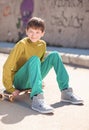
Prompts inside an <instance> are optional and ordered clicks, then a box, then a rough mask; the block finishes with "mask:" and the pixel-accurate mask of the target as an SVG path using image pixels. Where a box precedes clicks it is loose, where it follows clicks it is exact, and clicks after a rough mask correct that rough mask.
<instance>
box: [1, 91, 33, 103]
mask: <svg viewBox="0 0 89 130" xmlns="http://www.w3.org/2000/svg"><path fill="white" fill-rule="evenodd" d="M30 92H31V90H30V89H28V90H22V91H20V93H19V95H23V94H27V93H30ZM4 99H7V100H9V101H10V102H14V100H15V97H14V96H13V95H12V94H11V93H8V92H7V91H6V90H3V91H2V93H0V100H4Z"/></svg>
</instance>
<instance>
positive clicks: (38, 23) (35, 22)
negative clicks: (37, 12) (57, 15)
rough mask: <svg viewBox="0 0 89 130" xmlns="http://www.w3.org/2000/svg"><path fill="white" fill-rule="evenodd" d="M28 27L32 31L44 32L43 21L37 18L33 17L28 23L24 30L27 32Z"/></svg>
mask: <svg viewBox="0 0 89 130" xmlns="http://www.w3.org/2000/svg"><path fill="white" fill-rule="evenodd" d="M30 27H31V28H34V29H40V30H41V31H42V32H44V30H45V23H44V20H43V19H41V18H38V17H33V18H31V19H30V20H29V21H28V23H27V27H26V29H27V30H28V29H29V28H30Z"/></svg>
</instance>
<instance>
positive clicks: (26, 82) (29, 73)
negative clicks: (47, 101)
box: [14, 56, 43, 98]
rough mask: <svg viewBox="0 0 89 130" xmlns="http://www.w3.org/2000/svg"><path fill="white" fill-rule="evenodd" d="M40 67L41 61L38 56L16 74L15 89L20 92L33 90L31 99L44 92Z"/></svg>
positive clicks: (32, 58)
mask: <svg viewBox="0 0 89 130" xmlns="http://www.w3.org/2000/svg"><path fill="white" fill-rule="evenodd" d="M40 65H41V63H40V59H39V58H38V57H37V56H33V57H31V58H30V59H29V60H28V61H27V62H26V63H25V64H24V65H23V66H22V67H21V68H20V70H19V71H18V72H17V73H16V74H15V78H14V86H15V88H17V89H20V90H21V89H29V88H31V93H30V97H31V98H32V97H33V96H34V95H35V94H39V93H42V92H43V91H42V77H41V70H40Z"/></svg>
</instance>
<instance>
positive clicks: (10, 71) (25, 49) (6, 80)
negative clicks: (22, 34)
mask: <svg viewBox="0 0 89 130" xmlns="http://www.w3.org/2000/svg"><path fill="white" fill-rule="evenodd" d="M45 52H46V43H45V41H43V40H39V41H37V42H35V43H32V42H31V41H30V39H29V38H28V37H26V38H24V39H22V40H20V41H19V42H18V43H17V44H16V45H15V47H14V48H13V49H12V51H11V52H10V55H9V56H8V58H7V60H6V62H5V64H4V66H3V84H4V86H5V88H6V90H7V91H8V92H10V93H12V92H13V91H15V87H14V86H13V80H14V75H15V73H16V72H17V71H18V70H19V69H20V68H21V67H22V66H23V65H24V64H25V63H26V62H27V61H28V59H29V58H31V57H32V56H38V57H39V58H40V60H41V61H43V59H44V55H45Z"/></svg>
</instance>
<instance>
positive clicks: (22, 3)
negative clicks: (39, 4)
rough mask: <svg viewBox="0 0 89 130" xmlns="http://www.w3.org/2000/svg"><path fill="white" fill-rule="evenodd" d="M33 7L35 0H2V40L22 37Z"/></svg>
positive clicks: (0, 17)
mask: <svg viewBox="0 0 89 130" xmlns="http://www.w3.org/2000/svg"><path fill="white" fill-rule="evenodd" d="M33 8H34V4H33V0H0V41H9V42H17V41H18V40H19V39H21V38H22V37H23V36H24V35H25V32H24V29H25V26H26V23H27V21H28V19H29V18H31V17H32V13H33Z"/></svg>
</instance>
